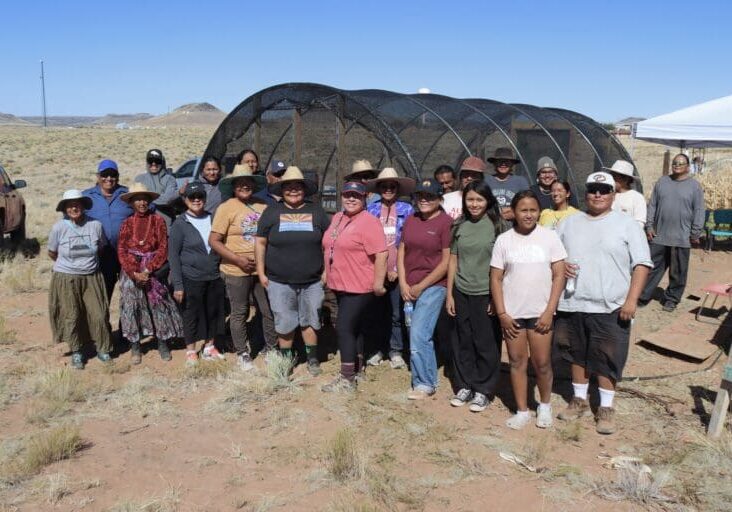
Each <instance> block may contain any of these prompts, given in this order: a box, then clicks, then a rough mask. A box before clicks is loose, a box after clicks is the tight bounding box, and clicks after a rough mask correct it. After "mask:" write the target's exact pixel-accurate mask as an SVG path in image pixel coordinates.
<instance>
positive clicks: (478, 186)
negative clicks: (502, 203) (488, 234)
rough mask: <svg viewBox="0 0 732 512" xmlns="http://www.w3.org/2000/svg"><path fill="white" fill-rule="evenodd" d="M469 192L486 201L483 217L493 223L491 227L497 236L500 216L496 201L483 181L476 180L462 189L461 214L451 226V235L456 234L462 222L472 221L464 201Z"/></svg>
mask: <svg viewBox="0 0 732 512" xmlns="http://www.w3.org/2000/svg"><path fill="white" fill-rule="evenodd" d="M471 191H472V192H475V193H476V194H479V195H480V196H482V197H483V198H484V199H485V200H486V201H487V203H488V204H487V205H486V209H485V214H484V215H486V216H487V217H488V218H489V219H490V220H491V222H492V223H493V227H494V228H495V230H496V234H498V232H499V228H500V223H499V222H498V219H499V218H500V214H499V213H498V201H496V197H495V196H494V195H493V192H492V191H491V188H490V187H489V186H488V184H487V183H486V182H485V181H483V180H476V181H471V182H470V183H468V184H467V185H466V187H465V188H464V189H463V214H462V215H461V216H460V218H458V219H457V220H456V221H455V224H454V225H453V235H454V234H455V233H456V232H457V229H458V228H459V227H460V225H461V224H462V223H463V222H465V221H472V220H474V219H471V218H470V213H469V212H468V203H467V201H466V197H467V196H468V192H471ZM475 220H478V219H475Z"/></svg>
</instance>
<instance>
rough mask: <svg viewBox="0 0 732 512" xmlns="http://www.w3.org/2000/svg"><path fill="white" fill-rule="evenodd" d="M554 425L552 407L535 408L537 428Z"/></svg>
mask: <svg viewBox="0 0 732 512" xmlns="http://www.w3.org/2000/svg"><path fill="white" fill-rule="evenodd" d="M553 423H554V416H553V415H552V407H551V405H550V406H547V407H542V406H541V405H539V407H537V408H536V426H537V427H539V428H549V427H551V426H552V424H553Z"/></svg>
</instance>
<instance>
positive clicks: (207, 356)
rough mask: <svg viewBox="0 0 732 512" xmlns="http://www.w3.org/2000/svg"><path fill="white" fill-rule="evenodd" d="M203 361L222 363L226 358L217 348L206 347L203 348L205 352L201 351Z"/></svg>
mask: <svg viewBox="0 0 732 512" xmlns="http://www.w3.org/2000/svg"><path fill="white" fill-rule="evenodd" d="M201 359H203V360H204V361H221V360H222V359H226V358H225V357H224V354H222V353H221V352H219V350H218V349H217V348H216V347H215V346H213V345H206V346H205V347H203V351H201Z"/></svg>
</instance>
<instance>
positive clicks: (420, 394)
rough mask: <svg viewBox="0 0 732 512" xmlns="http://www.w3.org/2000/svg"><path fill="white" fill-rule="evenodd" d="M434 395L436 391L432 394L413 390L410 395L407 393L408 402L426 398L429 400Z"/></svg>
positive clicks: (421, 390) (422, 390)
mask: <svg viewBox="0 0 732 512" xmlns="http://www.w3.org/2000/svg"><path fill="white" fill-rule="evenodd" d="M434 394H435V392H434V391H433V392H432V393H429V392H427V391H425V390H424V389H413V390H411V391H410V392H409V393H407V400H424V399H425V398H429V397H431V396H432V395H434Z"/></svg>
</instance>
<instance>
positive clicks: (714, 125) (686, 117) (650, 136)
mask: <svg viewBox="0 0 732 512" xmlns="http://www.w3.org/2000/svg"><path fill="white" fill-rule="evenodd" d="M633 136H634V137H635V138H636V139H641V140H647V141H650V142H657V143H659V144H665V145H667V146H679V147H682V148H687V147H688V148H712V147H725V146H726V147H732V96H725V97H724V98H719V99H716V100H712V101H707V102H705V103H700V104H698V105H693V106H691V107H686V108H682V109H681V110H677V111H675V112H671V113H669V114H663V115H661V116H657V117H653V118H651V119H646V120H645V121H641V122H639V123H638V124H637V125H636V126H635V130H634V133H633Z"/></svg>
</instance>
